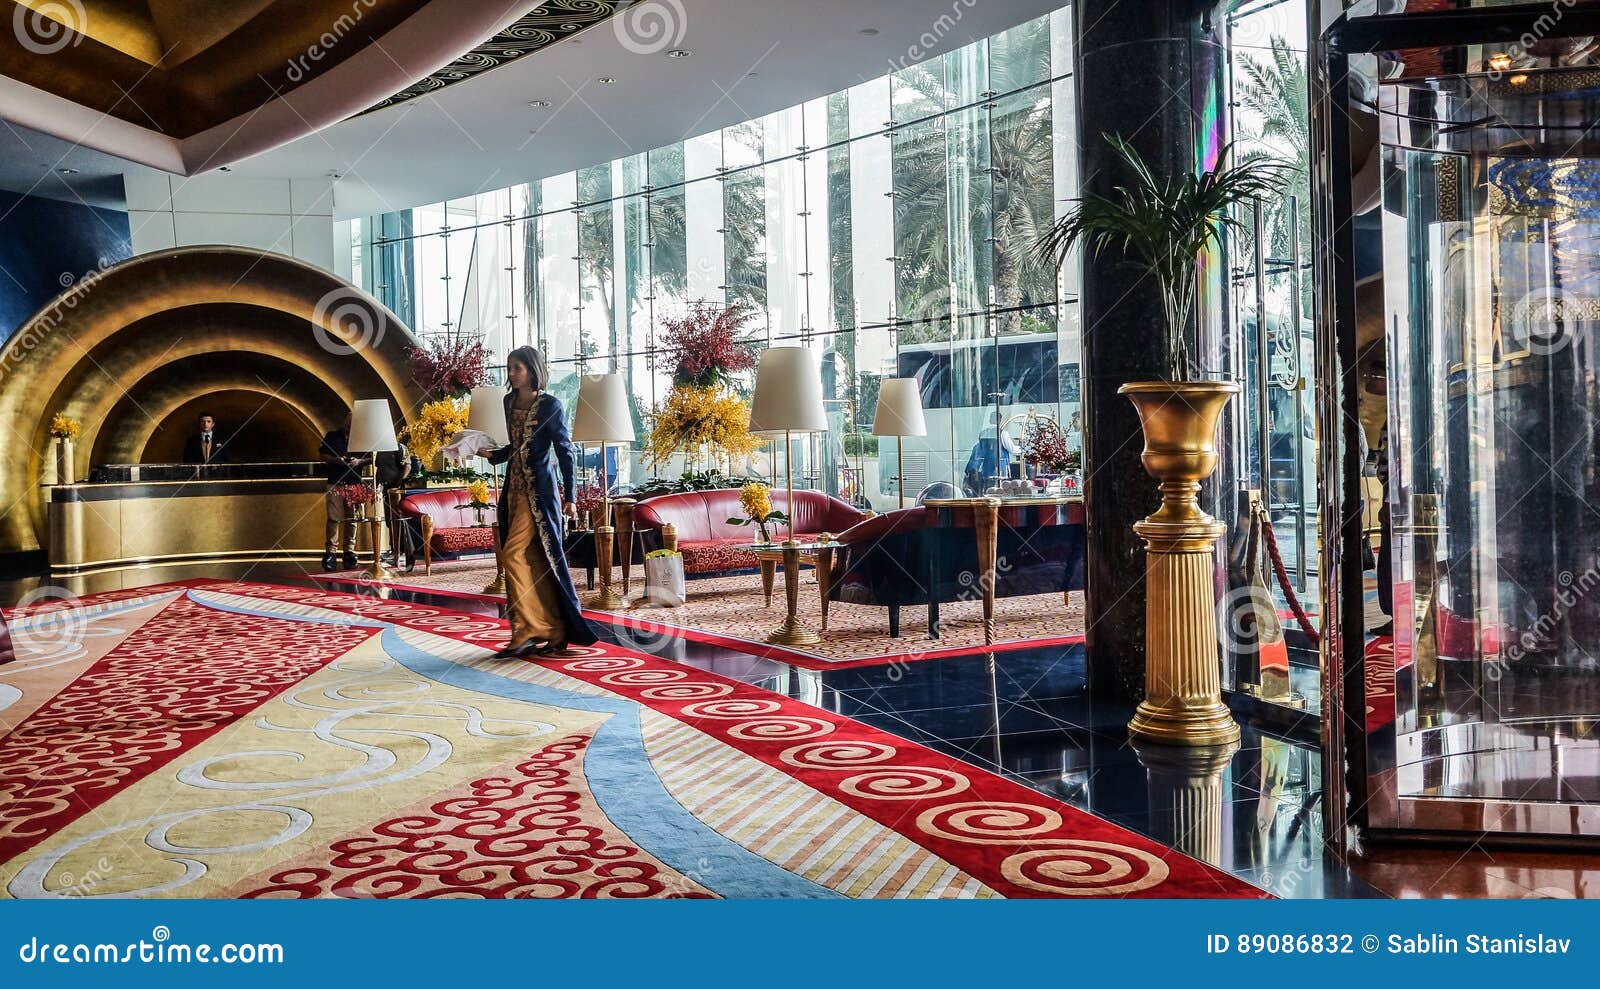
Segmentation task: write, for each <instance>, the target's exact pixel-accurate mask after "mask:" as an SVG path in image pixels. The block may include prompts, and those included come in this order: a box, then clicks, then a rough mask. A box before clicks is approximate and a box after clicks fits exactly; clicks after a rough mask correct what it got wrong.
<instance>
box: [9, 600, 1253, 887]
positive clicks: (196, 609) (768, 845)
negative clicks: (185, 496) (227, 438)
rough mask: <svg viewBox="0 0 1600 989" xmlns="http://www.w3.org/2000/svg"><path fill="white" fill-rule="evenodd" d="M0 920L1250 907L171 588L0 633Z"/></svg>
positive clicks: (304, 616)
mask: <svg viewBox="0 0 1600 989" xmlns="http://www.w3.org/2000/svg"><path fill="white" fill-rule="evenodd" d="M9 618H10V621H11V623H12V634H13V637H14V638H15V640H16V646H17V653H18V658H17V661H16V662H15V663H13V664H11V665H8V666H4V667H0V731H3V735H0V794H3V795H4V798H3V800H0V863H3V864H0V890H3V891H4V894H5V895H8V896H12V897H85V896H112V897H346V898H348V897H497V898H498V897H706V896H718V897H909V898H925V897H996V896H1000V897H1037V896H1072V897H1256V896H1262V895H1263V894H1261V893H1260V892H1259V891H1258V890H1256V889H1255V888H1254V887H1252V886H1249V885H1247V884H1245V883H1243V882H1241V881H1239V880H1237V879H1234V878H1232V877H1231V876H1228V875H1227V874H1225V873H1222V872H1220V871H1218V870H1216V869H1214V868H1211V867H1210V866H1207V865H1204V864H1201V863H1199V862H1197V861H1195V860H1193V859H1190V858H1186V857H1185V856H1183V855H1181V854H1179V853H1178V852H1175V851H1173V850H1171V849H1169V848H1166V847H1163V846H1161V845H1159V844H1156V843H1154V842H1152V841H1149V840H1147V839H1145V838H1142V837H1140V836H1137V835H1135V834H1133V833H1131V832H1128V831H1125V830H1123V829H1121V828H1119V827H1116V826H1114V825H1112V824H1110V823H1108V822H1106V821H1104V820H1101V819H1100V818H1097V817H1094V816H1092V815H1090V814H1087V813H1085V812H1083V811H1080V810H1077V809H1074V808H1072V807H1069V806H1067V805H1065V804H1062V803H1059V802H1057V801H1055V800H1053V799H1051V798H1049V797H1047V796H1044V795H1042V794H1040V793H1037V792H1035V791H1033V790H1030V789H1027V788H1025V787H1023V786H1021V785H1018V784H1015V783H1012V782H1010V781H1007V780H1004V779H1001V778H999V777H997V776H994V775H991V774H989V773H986V772H984V771H982V770H979V769H976V768H974V767H972V766H969V765H967V764H965V763H962V762H959V761H956V760H953V759H950V758H947V757H945V756H942V755H939V754H937V753H934V752H932V751H930V750H928V749H926V748H923V747H922V746H919V745H915V744H913V743H910V742H907V741H904V740H902V739H899V738H897V737H895V736H892V735H889V734H886V733H883V732H880V731H877V730H876V729H872V728H869V727H867V726H864V725H862V724H859V723H857V722H854V721H852V720H850V719H848V718H843V717H840V716H838V715H834V714H831V713H829V712H826V711H823V710H821V709H818V708H814V707H810V706H808V705H805V704H802V703H800V702H797V701H792V700H789V699H786V698H783V697H780V696H777V695H774V694H771V693H769V692H767V691H763V690H760V689H758V688H755V687H751V686H748V685H745V684H741V683H737V682H735V681H732V680H728V679H725V678H723V677H720V676H717V675H716V674H713V673H709V672H706V671H702V670H697V669H693V668H690V667H686V666H682V665H678V664H675V663H671V662H668V661H665V660H661V659H656V658H652V657H647V656H643V655H639V654H637V653H633V652H631V651H628V650H624V649H620V648H617V647H614V646H605V647H595V648H590V649H585V650H580V651H578V652H577V654H576V655H574V656H572V657H568V658H562V659H552V660H545V661H542V662H525V661H515V660H513V661H503V660H501V661H497V660H493V659H490V658H489V653H490V652H491V651H492V650H493V649H495V648H497V647H498V646H499V645H501V644H502V643H504V642H505V641H506V639H507V636H508V633H507V631H506V627H505V623H504V622H502V621H499V620H491V619H487V618H483V617H481V616H473V615H467V614H462V613H459V612H453V611H449V610H446V609H441V608H436V607H428V606H420V605H414V604H405V603H399V602H393V601H383V600H378V599H373V598H363V597H357V596H353V595H348V594H342V593H330V592H322V591H313V590H304V589H296V588H287V587H277V586H273V585H268V584H257V583H234V582H223V581H190V582H185V583H182V584H168V585H160V586H156V587H150V588H144V589H140V590H137V591H122V592H115V593H112V594H105V595H98V596H92V597H88V598H83V599H77V600H75V601H73V602H69V603H66V604H63V603H60V602H57V603H53V604H52V605H50V606H47V607H41V608H36V609H32V610H23V611H20V612H18V613H15V614H12V615H10V616H9Z"/></svg>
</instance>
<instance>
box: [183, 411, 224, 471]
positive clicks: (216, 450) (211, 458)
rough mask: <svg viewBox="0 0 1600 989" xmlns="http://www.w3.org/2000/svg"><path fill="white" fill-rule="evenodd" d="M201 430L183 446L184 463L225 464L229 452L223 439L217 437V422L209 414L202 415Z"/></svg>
mask: <svg viewBox="0 0 1600 989" xmlns="http://www.w3.org/2000/svg"><path fill="white" fill-rule="evenodd" d="M199 425H200V429H199V431H198V432H196V433H195V434H194V435H192V436H190V437H189V439H188V441H187V442H185V443H184V444H183V462H184V463H186V464H225V463H227V462H228V454H227V451H226V450H225V449H224V448H223V443H222V439H221V437H219V436H217V420H215V419H213V418H212V417H211V415H210V414H209V413H202V414H201V415H200V422H199Z"/></svg>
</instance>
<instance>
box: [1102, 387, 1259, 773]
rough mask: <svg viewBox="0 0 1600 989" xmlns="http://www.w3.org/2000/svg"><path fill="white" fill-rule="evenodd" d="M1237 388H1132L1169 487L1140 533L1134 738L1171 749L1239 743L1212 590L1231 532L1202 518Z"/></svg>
mask: <svg viewBox="0 0 1600 989" xmlns="http://www.w3.org/2000/svg"><path fill="white" fill-rule="evenodd" d="M1238 391H1239V386H1238V385H1237V384H1235V383H1233V382H1214V381H1192V382H1173V381H1141V382H1135V383H1132V384H1127V385H1123V386H1122V388H1121V393H1122V394H1124V395H1127V396H1128V398H1129V400H1131V401H1132V402H1133V404H1134V406H1135V407H1136V408H1137V409H1138V411H1139V420H1140V423H1141V425H1142V426H1143V428H1144V453H1143V456H1142V457H1141V460H1142V461H1143V463H1144V469H1145V471H1146V472H1147V473H1148V474H1149V475H1150V476H1151V477H1154V478H1155V479H1156V480H1158V481H1160V482H1161V484H1160V487H1161V507H1160V508H1159V509H1157V510H1156V512H1155V513H1154V514H1153V515H1151V516H1149V517H1148V518H1146V519H1144V520H1143V521H1141V522H1136V523H1134V526H1133V531H1134V532H1136V533H1138V534H1139V536H1140V537H1141V538H1142V539H1144V542H1145V547H1146V552H1145V584H1146V588H1147V593H1148V595H1149V597H1148V599H1147V601H1146V603H1145V621H1144V625H1145V675H1144V685H1145V699H1144V700H1143V701H1142V702H1141V703H1140V704H1139V707H1138V709H1137V711H1135V712H1134V716H1133V720H1131V721H1129V722H1128V734H1129V736H1130V737H1131V738H1133V739H1137V740H1143V741H1151V742H1162V743H1165V744H1168V745H1187V746H1217V745H1229V744H1232V743H1235V742H1238V741H1239V726H1238V724H1237V723H1235V722H1234V720H1233V715H1232V713H1231V712H1229V710H1228V707H1227V705H1225V704H1224V703H1223V702H1222V670H1221V664H1220V663H1219V662H1218V659H1217V656H1218V648H1219V647H1218V640H1217V611H1216V602H1215V599H1214V592H1213V587H1212V573H1213V570H1214V565H1215V557H1216V546H1217V539H1218V537H1220V536H1221V535H1222V534H1223V533H1224V532H1225V531H1227V527H1226V526H1225V525H1223V524H1222V523H1221V522H1218V521H1217V520H1216V519H1214V518H1212V517H1211V516H1209V515H1207V514H1206V513H1205V512H1203V511H1201V509H1200V503H1199V501H1198V500H1197V499H1196V497H1195V496H1196V495H1197V494H1198V493H1199V491H1200V481H1201V480H1203V479H1204V478H1206V477H1208V476H1210V474H1211V472H1212V471H1214V470H1216V468H1217V451H1216V447H1215V445H1214V439H1215V437H1216V434H1217V418H1218V416H1220V415H1221V413H1222V409H1223V406H1225V405H1227V404H1228V400H1229V399H1231V398H1232V397H1233V396H1234V395H1235V394H1236V393H1237V392H1238Z"/></svg>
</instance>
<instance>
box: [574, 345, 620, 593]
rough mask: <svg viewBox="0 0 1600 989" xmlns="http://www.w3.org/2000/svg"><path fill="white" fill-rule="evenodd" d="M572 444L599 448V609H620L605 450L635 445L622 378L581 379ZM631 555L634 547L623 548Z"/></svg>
mask: <svg viewBox="0 0 1600 989" xmlns="http://www.w3.org/2000/svg"><path fill="white" fill-rule="evenodd" d="M572 442H574V443H598V444H600V497H601V509H600V524H599V525H597V526H595V528H594V557H595V562H596V563H597V564H598V565H599V567H600V593H599V594H596V595H595V596H594V599H593V600H592V601H591V602H590V604H592V605H593V606H594V607H596V608H605V609H610V608H620V607H622V606H623V605H624V604H626V603H627V602H626V601H624V600H623V599H622V598H621V597H620V596H619V595H618V594H617V592H616V590H615V588H613V587H612V586H611V553H612V548H613V546H614V540H615V539H616V535H617V530H616V528H615V527H613V526H612V524H611V481H610V479H609V478H608V477H607V476H606V475H607V471H606V447H607V444H610V443H632V442H633V416H632V414H631V413H630V412H629V410H628V389H627V386H626V384H625V383H624V382H623V380H622V375H620V374H586V375H584V376H583V377H582V378H579V379H578V410H577V412H576V413H575V414H574V415H573V417H572ZM622 552H623V553H628V554H631V553H632V552H633V547H632V546H624V547H622Z"/></svg>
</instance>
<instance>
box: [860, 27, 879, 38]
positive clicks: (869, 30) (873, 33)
mask: <svg viewBox="0 0 1600 989" xmlns="http://www.w3.org/2000/svg"><path fill="white" fill-rule="evenodd" d="M861 33H862V34H864V35H866V36H867V37H869V38H875V37H877V36H878V29H877V28H875V27H864V28H862V29H861Z"/></svg>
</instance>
